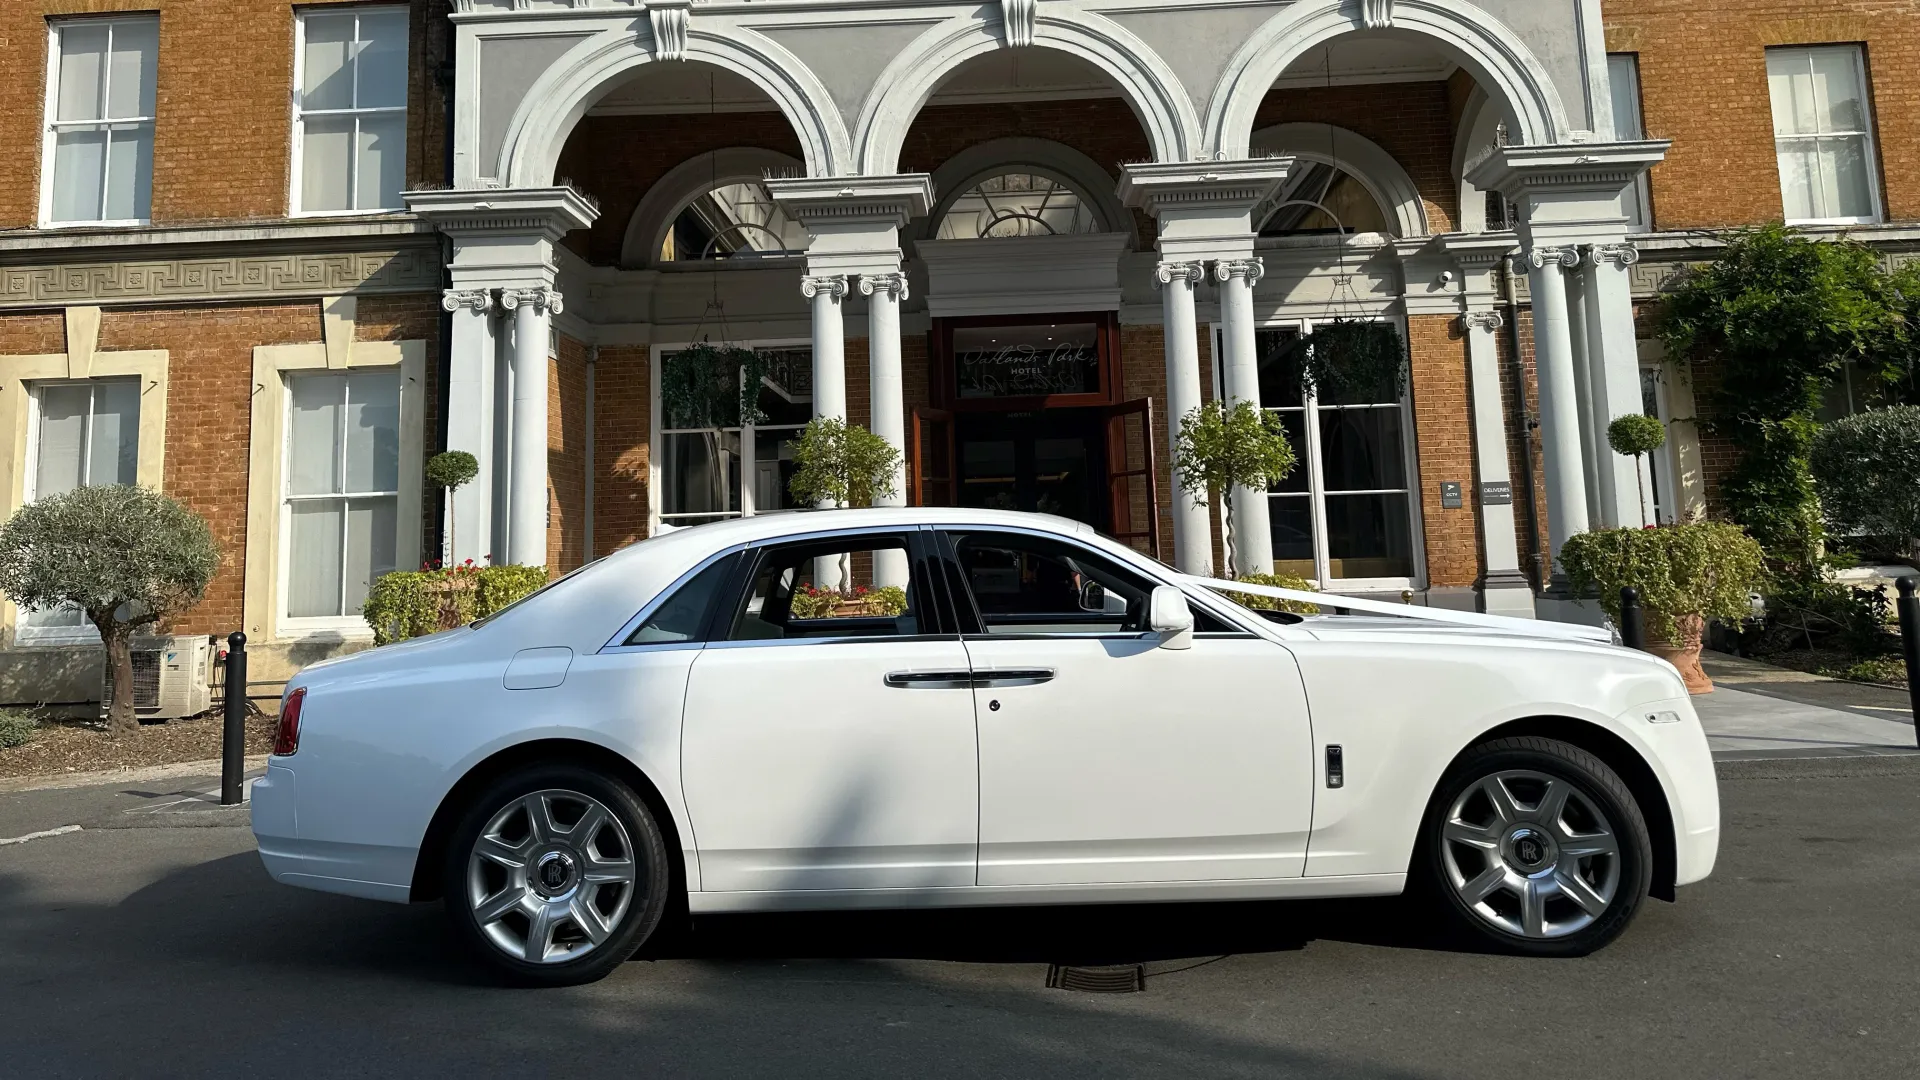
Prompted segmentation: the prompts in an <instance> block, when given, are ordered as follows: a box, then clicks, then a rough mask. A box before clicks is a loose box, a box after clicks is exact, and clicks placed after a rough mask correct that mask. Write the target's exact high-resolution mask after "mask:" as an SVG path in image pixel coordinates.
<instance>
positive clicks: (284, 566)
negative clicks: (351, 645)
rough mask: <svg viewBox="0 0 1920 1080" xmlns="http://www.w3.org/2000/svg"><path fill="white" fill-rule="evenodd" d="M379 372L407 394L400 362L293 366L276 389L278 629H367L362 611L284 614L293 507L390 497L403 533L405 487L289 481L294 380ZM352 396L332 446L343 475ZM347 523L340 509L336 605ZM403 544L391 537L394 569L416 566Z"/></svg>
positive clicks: (290, 562) (343, 592)
mask: <svg viewBox="0 0 1920 1080" xmlns="http://www.w3.org/2000/svg"><path fill="white" fill-rule="evenodd" d="M380 374H392V375H393V377H394V378H395V380H396V381H398V382H399V384H400V386H399V392H400V394H401V395H402V396H404V395H405V394H406V392H407V380H406V376H405V375H404V374H402V373H401V371H400V369H399V368H398V367H387V368H370V367H361V368H354V369H351V370H350V371H331V370H323V371H292V372H288V373H286V375H285V380H284V383H283V385H282V386H281V388H280V393H281V395H282V396H283V400H282V403H281V407H280V412H281V427H280V535H281V536H283V537H286V542H285V543H283V544H281V545H280V567H279V573H278V575H277V578H278V580H279V592H280V595H279V596H278V597H277V598H276V606H275V608H274V610H275V612H276V613H277V614H278V615H279V623H280V626H281V628H282V629H285V630H288V631H292V632H294V633H300V632H303V631H304V632H309V633H311V632H314V631H327V630H366V629H367V620H366V618H365V617H364V616H361V615H310V616H302V617H299V618H295V617H294V616H292V615H290V614H288V612H287V590H288V586H289V585H291V584H292V581H293V507H294V504H295V503H336V502H337V503H340V504H341V505H342V507H343V508H344V507H346V506H349V505H351V504H352V503H353V502H354V501H355V500H365V499H392V500H393V504H394V517H395V524H396V526H398V527H399V531H400V533H401V534H402V535H404V534H405V532H406V528H405V526H404V525H401V524H400V523H399V520H398V519H399V514H400V505H401V503H403V502H404V501H405V500H404V499H403V498H402V494H403V493H402V492H401V490H400V489H399V488H397V487H396V488H394V489H393V490H391V491H344V492H337V493H335V492H329V493H326V494H320V495H295V494H294V493H293V492H292V491H290V490H288V489H289V488H290V487H291V486H292V482H291V481H292V477H293V384H294V383H295V382H296V381H298V380H300V379H303V378H311V377H313V376H316V375H380ZM348 385H349V387H351V385H352V384H351V383H349V384H348ZM351 401H352V397H351V394H350V393H349V397H348V398H347V399H346V400H344V401H343V402H342V403H341V406H342V407H341V409H340V428H339V430H337V431H336V432H335V435H336V436H337V441H336V442H335V448H336V449H337V450H338V452H339V453H340V454H341V456H342V461H341V462H340V466H341V468H340V475H342V476H344V475H346V468H345V460H344V458H345V455H346V452H347V435H346V425H347V409H346V406H347V405H348V404H350V403H351ZM395 422H396V424H404V423H405V422H406V420H405V414H404V410H402V415H401V416H400V417H399V418H397V419H396V421H395ZM394 441H395V443H396V444H397V443H398V442H399V441H400V432H399V431H398V430H395V432H394ZM396 479H398V477H396ZM402 482H404V481H402ZM350 527H351V526H350V521H349V518H348V516H347V515H346V514H345V513H344V512H343V513H342V514H341V515H340V559H341V564H342V568H341V573H340V598H341V600H340V605H341V607H342V608H344V607H345V606H346V593H347V576H348V575H347V571H346V566H345V562H346V557H347V550H348V544H347V530H348V529H349V528H350ZM401 546H402V544H401V543H400V541H399V540H398V539H396V541H395V543H394V567H393V568H394V569H395V570H411V569H414V565H413V564H412V563H410V562H403V561H401V551H400V548H401ZM369 632H370V631H369Z"/></svg>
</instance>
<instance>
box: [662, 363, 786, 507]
mask: <svg viewBox="0 0 1920 1080" xmlns="http://www.w3.org/2000/svg"><path fill="white" fill-rule="evenodd" d="M694 344H695V343H694V342H690V341H682V342H676V343H673V344H668V345H655V346H653V348H652V350H651V363H649V364H648V365H647V367H648V378H649V380H650V381H651V383H652V387H651V390H650V396H651V397H652V399H653V405H652V416H651V418H650V424H649V430H650V431H651V432H652V435H651V436H650V437H649V438H648V440H647V445H648V449H647V534H648V535H650V536H651V535H654V534H656V533H658V532H659V531H660V526H662V525H667V526H670V527H679V526H680V523H681V522H682V521H686V520H690V519H699V518H739V517H754V516H757V515H759V514H783V513H791V512H792V509H793V508H788V509H786V510H761V509H759V508H757V507H756V506H755V505H754V497H753V479H752V478H753V467H754V464H755V457H754V449H755V446H756V442H755V440H754V436H755V435H756V434H758V433H759V432H761V431H792V432H794V433H796V435H797V434H798V433H799V432H800V430H801V429H803V428H805V427H806V425H805V424H742V425H741V426H739V427H737V428H674V429H672V430H671V431H669V430H667V429H666V423H665V415H664V411H663V409H662V408H661V402H660V369H661V365H663V364H664V363H665V362H666V360H665V358H666V356H667V354H669V353H676V352H679V351H681V350H682V349H686V348H690V347H691V346H692V345H694ZM734 344H736V345H738V346H739V347H741V348H745V349H812V348H813V341H812V340H811V339H809V338H768V339H766V340H759V341H740V342H734ZM729 431H738V432H739V433H740V509H738V510H719V511H710V512H704V513H674V514H669V513H666V512H665V511H664V510H663V509H662V506H663V505H664V503H665V502H666V491H665V489H664V488H663V486H662V477H661V472H660V462H661V460H662V458H663V456H664V454H665V452H666V437H667V436H669V435H697V434H701V433H703V432H720V433H725V432H729Z"/></svg>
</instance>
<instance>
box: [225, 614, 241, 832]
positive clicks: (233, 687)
mask: <svg viewBox="0 0 1920 1080" xmlns="http://www.w3.org/2000/svg"><path fill="white" fill-rule="evenodd" d="M246 772H247V635H245V634H243V633H241V632H240V631H238V630H235V631H234V632H233V633H231V634H229V635H227V694H226V726H225V727H224V728H223V729H222V730H221V733H220V805H221V806H238V805H239V804H240V795H241V785H242V782H243V781H244V780H245V779H246Z"/></svg>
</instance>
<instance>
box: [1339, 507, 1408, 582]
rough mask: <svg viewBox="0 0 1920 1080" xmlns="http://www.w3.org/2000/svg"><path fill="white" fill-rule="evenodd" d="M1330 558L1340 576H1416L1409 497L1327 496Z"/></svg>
mask: <svg viewBox="0 0 1920 1080" xmlns="http://www.w3.org/2000/svg"><path fill="white" fill-rule="evenodd" d="M1327 562H1328V571H1329V573H1331V574H1332V576H1334V577H1336V578H1381V577H1412V576H1413V529H1412V524H1411V522H1410V521H1409V520H1408V518H1407V497H1406V496H1405V495H1329V496H1327Z"/></svg>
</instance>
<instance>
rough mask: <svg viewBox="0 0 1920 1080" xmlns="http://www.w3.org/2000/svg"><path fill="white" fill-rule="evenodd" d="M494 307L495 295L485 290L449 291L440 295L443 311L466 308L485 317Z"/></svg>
mask: <svg viewBox="0 0 1920 1080" xmlns="http://www.w3.org/2000/svg"><path fill="white" fill-rule="evenodd" d="M491 307H493V295H492V294H491V293H489V292H488V291H487V290H485V289H448V290H447V291H446V292H444V293H441V294H440V309H441V310H442V311H459V310H460V309H461V308H466V309H467V310H468V311H471V312H473V313H474V314H476V315H485V314H486V313H487V310H488V309H489V308H491Z"/></svg>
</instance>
